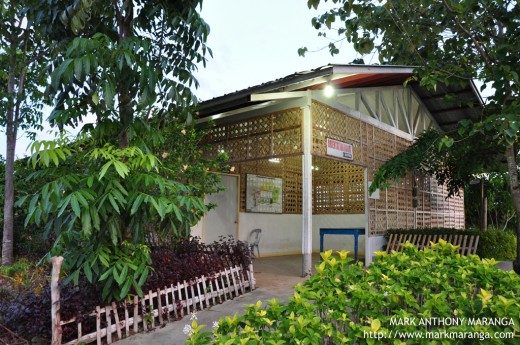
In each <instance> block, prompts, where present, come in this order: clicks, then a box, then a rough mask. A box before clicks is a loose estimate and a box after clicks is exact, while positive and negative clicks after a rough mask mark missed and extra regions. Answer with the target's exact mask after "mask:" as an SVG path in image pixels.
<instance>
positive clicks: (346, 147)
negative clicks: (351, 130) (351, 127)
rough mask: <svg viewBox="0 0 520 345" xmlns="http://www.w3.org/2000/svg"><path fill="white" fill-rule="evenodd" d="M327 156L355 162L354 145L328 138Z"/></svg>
mask: <svg viewBox="0 0 520 345" xmlns="http://www.w3.org/2000/svg"><path fill="white" fill-rule="evenodd" d="M327 156H332V157H338V158H342V159H348V160H350V161H351V160H353V159H354V150H353V147H352V144H349V143H344V142H343V141H339V140H335V139H331V138H327Z"/></svg>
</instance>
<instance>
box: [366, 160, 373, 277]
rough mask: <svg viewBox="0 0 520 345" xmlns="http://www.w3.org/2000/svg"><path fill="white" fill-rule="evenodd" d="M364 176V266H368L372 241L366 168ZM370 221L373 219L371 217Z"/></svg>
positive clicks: (370, 260) (370, 259)
mask: <svg viewBox="0 0 520 345" xmlns="http://www.w3.org/2000/svg"><path fill="white" fill-rule="evenodd" d="M364 178H365V267H368V265H370V264H371V263H372V254H373V249H372V241H371V238H370V218H369V217H370V200H369V199H368V189H369V188H370V184H369V183H368V169H367V168H365V171H364ZM372 221H375V220H374V219H372Z"/></svg>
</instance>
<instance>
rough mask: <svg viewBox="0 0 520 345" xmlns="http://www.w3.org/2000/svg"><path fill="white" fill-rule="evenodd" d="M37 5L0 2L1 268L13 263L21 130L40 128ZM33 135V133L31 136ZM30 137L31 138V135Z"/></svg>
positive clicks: (43, 47)
mask: <svg viewBox="0 0 520 345" xmlns="http://www.w3.org/2000/svg"><path fill="white" fill-rule="evenodd" d="M31 5H34V1H18V0H12V1H6V0H2V1H0V65H1V66H2V67H3V68H2V69H1V70H0V100H1V102H0V125H1V126H2V127H4V128H5V133H6V157H5V187H4V188H5V189H4V198H3V200H4V205H3V206H4V213H3V215H4V217H3V240H2V265H12V264H13V263H14V254H13V253H14V252H13V243H14V242H13V241H14V195H15V188H14V160H15V149H16V139H17V136H18V130H19V129H22V130H28V129H31V128H41V126H40V124H41V119H42V113H41V108H42V100H43V93H42V90H43V88H44V87H45V85H46V84H45V74H44V73H43V68H44V66H45V64H46V62H47V60H46V58H45V56H46V54H47V52H48V50H47V44H46V42H45V41H43V40H42V36H41V34H40V32H39V31H38V30H37V29H36V26H37V18H36V15H35V13H34V12H33V11H31V10H30V9H28V8H26V7H29V8H30V6H31ZM29 134H30V133H29ZM30 135H31V134H30Z"/></svg>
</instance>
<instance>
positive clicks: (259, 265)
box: [115, 255, 319, 345]
mask: <svg viewBox="0 0 520 345" xmlns="http://www.w3.org/2000/svg"><path fill="white" fill-rule="evenodd" d="M318 261H319V256H318V255H315V256H313V267H314V265H315V264H316V263H317V262H318ZM253 270H254V274H255V279H256V287H257V288H256V289H255V290H254V291H252V292H250V293H246V294H245V295H242V296H239V297H236V298H235V299H233V300H228V301H226V302H224V303H222V304H218V305H216V306H213V307H211V308H209V309H205V310H202V311H198V312H197V322H198V324H199V325H200V324H203V325H206V326H207V327H208V330H210V329H211V326H212V325H213V322H214V321H218V320H219V319H220V318H221V317H224V316H233V315H234V314H235V313H238V314H239V315H240V314H242V313H243V312H244V310H245V309H246V307H247V306H248V305H250V304H255V303H256V302H257V301H267V300H270V299H273V298H277V299H280V300H287V298H288V297H290V296H292V294H293V291H294V290H293V287H294V286H295V285H296V284H298V283H299V282H301V281H303V280H304V278H302V277H300V275H301V272H302V259H301V256H299V255H295V256H280V257H271V258H257V259H255V260H254V261H253ZM190 317H191V315H186V316H185V317H184V318H183V319H182V320H178V321H175V322H172V323H168V324H166V325H165V326H164V327H162V328H157V329H155V330H152V331H150V332H147V333H140V334H136V335H133V336H131V337H129V338H127V339H123V340H120V341H118V342H116V343H115V344H117V345H182V344H184V343H185V341H186V338H187V337H186V335H185V334H184V333H183V332H182V331H183V328H184V326H185V325H187V324H191V321H190Z"/></svg>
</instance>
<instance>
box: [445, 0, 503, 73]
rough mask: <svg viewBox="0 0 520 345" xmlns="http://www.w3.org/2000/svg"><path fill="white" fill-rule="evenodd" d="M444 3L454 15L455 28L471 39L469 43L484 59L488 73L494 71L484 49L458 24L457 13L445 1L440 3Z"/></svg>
mask: <svg viewBox="0 0 520 345" xmlns="http://www.w3.org/2000/svg"><path fill="white" fill-rule="evenodd" d="M442 2H443V3H444V6H445V7H446V8H447V9H448V11H450V12H451V13H453V14H454V15H455V23H456V24H457V26H458V27H459V28H460V29H461V30H462V31H463V32H464V33H465V34H466V35H468V37H469V38H470V39H471V41H472V42H473V44H474V45H475V47H476V48H477V50H478V52H479V54H480V56H482V58H483V59H484V61H485V63H486V66H487V67H488V68H489V71H490V72H491V73H493V70H494V67H493V65H492V64H491V61H490V59H489V56H488V54H487V53H486V51H485V50H484V48H482V46H481V45H480V43H479V41H478V40H477V39H476V38H475V36H474V35H473V34H472V33H471V32H470V31H469V30H468V29H466V28H465V27H464V26H462V24H461V23H460V21H459V20H458V19H457V13H456V12H455V11H454V10H453V9H452V8H451V7H450V6H449V5H448V3H447V2H446V0H443V1H442Z"/></svg>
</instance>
